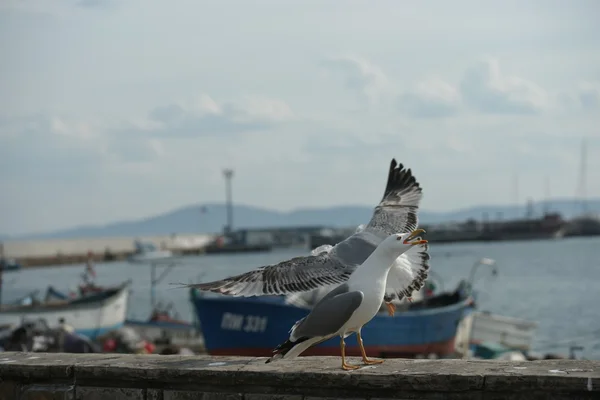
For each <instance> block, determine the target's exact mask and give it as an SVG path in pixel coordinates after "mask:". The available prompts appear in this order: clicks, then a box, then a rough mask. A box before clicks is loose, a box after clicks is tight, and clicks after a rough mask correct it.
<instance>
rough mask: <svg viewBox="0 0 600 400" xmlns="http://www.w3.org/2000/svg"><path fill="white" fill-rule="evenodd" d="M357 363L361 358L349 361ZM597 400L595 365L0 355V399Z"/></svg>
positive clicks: (599, 366) (599, 367)
mask: <svg viewBox="0 0 600 400" xmlns="http://www.w3.org/2000/svg"><path fill="white" fill-rule="evenodd" d="M350 361H351V362H352V363H358V362H359V361H360V359H359V358H354V357H353V358H351V360H350ZM197 398H198V399H232V400H234V399H239V400H242V399H247V400H258V399H286V400H303V399H311V400H312V399H314V400H318V399H325V398H341V399H344V398H345V399H416V398H418V399H441V398H444V399H446V398H448V399H532V398H536V399H542V398H544V399H545V398H552V399H571V400H572V399H592V398H594V399H597V398H600V361H583V360H543V361H523V362H515V361H513V362H509V361H479V360H477V361H465V360H406V359H387V360H386V361H385V362H384V363H383V364H380V365H374V366H365V367H363V368H361V369H359V370H356V371H350V372H347V371H343V370H341V368H340V358H339V357H299V358H296V359H294V360H292V361H283V362H281V361H279V362H275V363H270V364H265V358H243V357H210V356H159V355H143V356H135V355H120V354H64V353H2V354H0V399H2V400H13V399H14V400H25V399H61V400H62V399H64V400H67V399H68V400H72V399H73V400H74V399H82V400H83V399H90V400H94V399H114V400H118V399H131V400H183V399H197Z"/></svg>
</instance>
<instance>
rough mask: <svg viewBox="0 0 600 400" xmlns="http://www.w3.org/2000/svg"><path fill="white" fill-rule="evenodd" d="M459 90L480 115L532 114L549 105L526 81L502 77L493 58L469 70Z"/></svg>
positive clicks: (540, 90) (545, 97) (546, 99)
mask: <svg viewBox="0 0 600 400" xmlns="http://www.w3.org/2000/svg"><path fill="white" fill-rule="evenodd" d="M460 91H461V94H462V96H463V99H464V101H465V102H466V104H467V105H468V106H470V107H471V108H473V109H475V110H477V111H480V112H482V113H490V114H534V113H537V112H540V111H542V110H543V109H544V108H546V106H547V105H548V95H547V94H546V92H545V91H544V90H543V89H542V88H540V87H539V86H537V85H536V84H535V83H533V82H531V81H528V80H526V79H523V78H518V77H514V76H505V75H503V74H502V72H501V71H500V66H499V63H498V61H497V60H493V59H489V60H485V61H481V62H478V63H477V64H476V65H474V66H473V67H470V68H468V69H467V71H466V72H465V74H464V77H463V79H462V80H461V82H460Z"/></svg>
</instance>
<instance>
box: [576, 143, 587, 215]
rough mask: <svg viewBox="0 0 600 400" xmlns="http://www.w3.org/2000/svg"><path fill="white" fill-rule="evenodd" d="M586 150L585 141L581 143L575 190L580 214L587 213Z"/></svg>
mask: <svg viewBox="0 0 600 400" xmlns="http://www.w3.org/2000/svg"><path fill="white" fill-rule="evenodd" d="M586 150H587V148H586V141H585V139H583V140H582V142H581V158H580V164H579V185H578V188H577V197H579V200H580V201H581V212H582V214H586V213H587V199H586V197H587V195H586V175H587V165H586V164H587V151H586Z"/></svg>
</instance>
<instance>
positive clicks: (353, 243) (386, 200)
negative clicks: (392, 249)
mask: <svg viewBox="0 0 600 400" xmlns="http://www.w3.org/2000/svg"><path fill="white" fill-rule="evenodd" d="M421 197H422V189H421V187H420V186H419V183H418V182H417V180H416V179H415V177H414V176H413V175H412V172H411V170H410V169H405V168H404V166H403V165H402V164H398V163H397V162H396V160H395V159H392V161H391V163H390V170H389V173H388V180H387V185H386V187H385V191H384V193H383V198H382V199H381V201H380V202H379V204H378V205H377V207H375V209H374V211H373V216H372V217H371V221H369V223H368V224H367V225H366V226H365V227H364V228H362V229H360V228H359V230H358V231H357V232H356V233H354V234H353V235H352V236H350V237H349V238H347V239H346V240H344V241H342V242H340V243H338V244H337V245H335V246H334V247H333V248H332V249H331V251H330V254H331V255H332V256H334V257H336V258H337V259H339V260H341V261H342V263H343V264H345V265H355V266H356V265H360V264H362V263H363V262H364V261H365V260H366V259H367V258H368V257H369V256H370V255H371V253H372V252H373V251H374V250H375V248H376V247H377V246H378V245H379V243H381V242H382V241H383V240H384V239H385V238H386V237H388V236H389V235H392V234H394V233H404V232H412V231H413V230H415V229H416V228H417V226H418V217H417V211H418V207H419V202H420V201H421Z"/></svg>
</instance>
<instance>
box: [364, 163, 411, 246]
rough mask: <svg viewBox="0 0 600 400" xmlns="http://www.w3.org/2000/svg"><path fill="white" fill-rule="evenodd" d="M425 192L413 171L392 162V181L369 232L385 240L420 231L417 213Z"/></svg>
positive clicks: (370, 223)
mask: <svg viewBox="0 0 600 400" xmlns="http://www.w3.org/2000/svg"><path fill="white" fill-rule="evenodd" d="M422 196H423V194H422V189H421V187H420V186H419V183H418V182H417V180H416V179H415V177H414V176H413V174H412V172H411V170H410V169H404V166H403V165H402V164H397V163H396V160H395V159H394V160H392V162H391V164H390V172H389V175H388V181H387V185H386V188H385V192H384V194H383V198H382V199H381V202H380V203H379V204H378V205H377V207H375V211H374V212H373V217H372V218H371V221H369V223H368V225H367V226H366V227H365V231H367V232H372V233H374V234H376V235H377V236H380V237H382V240H383V239H384V238H386V237H387V236H389V235H392V234H394V233H400V232H402V233H403V232H412V231H414V230H415V229H417V226H418V224H419V219H418V216H417V211H418V208H419V203H420V202H421V197H422Z"/></svg>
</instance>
